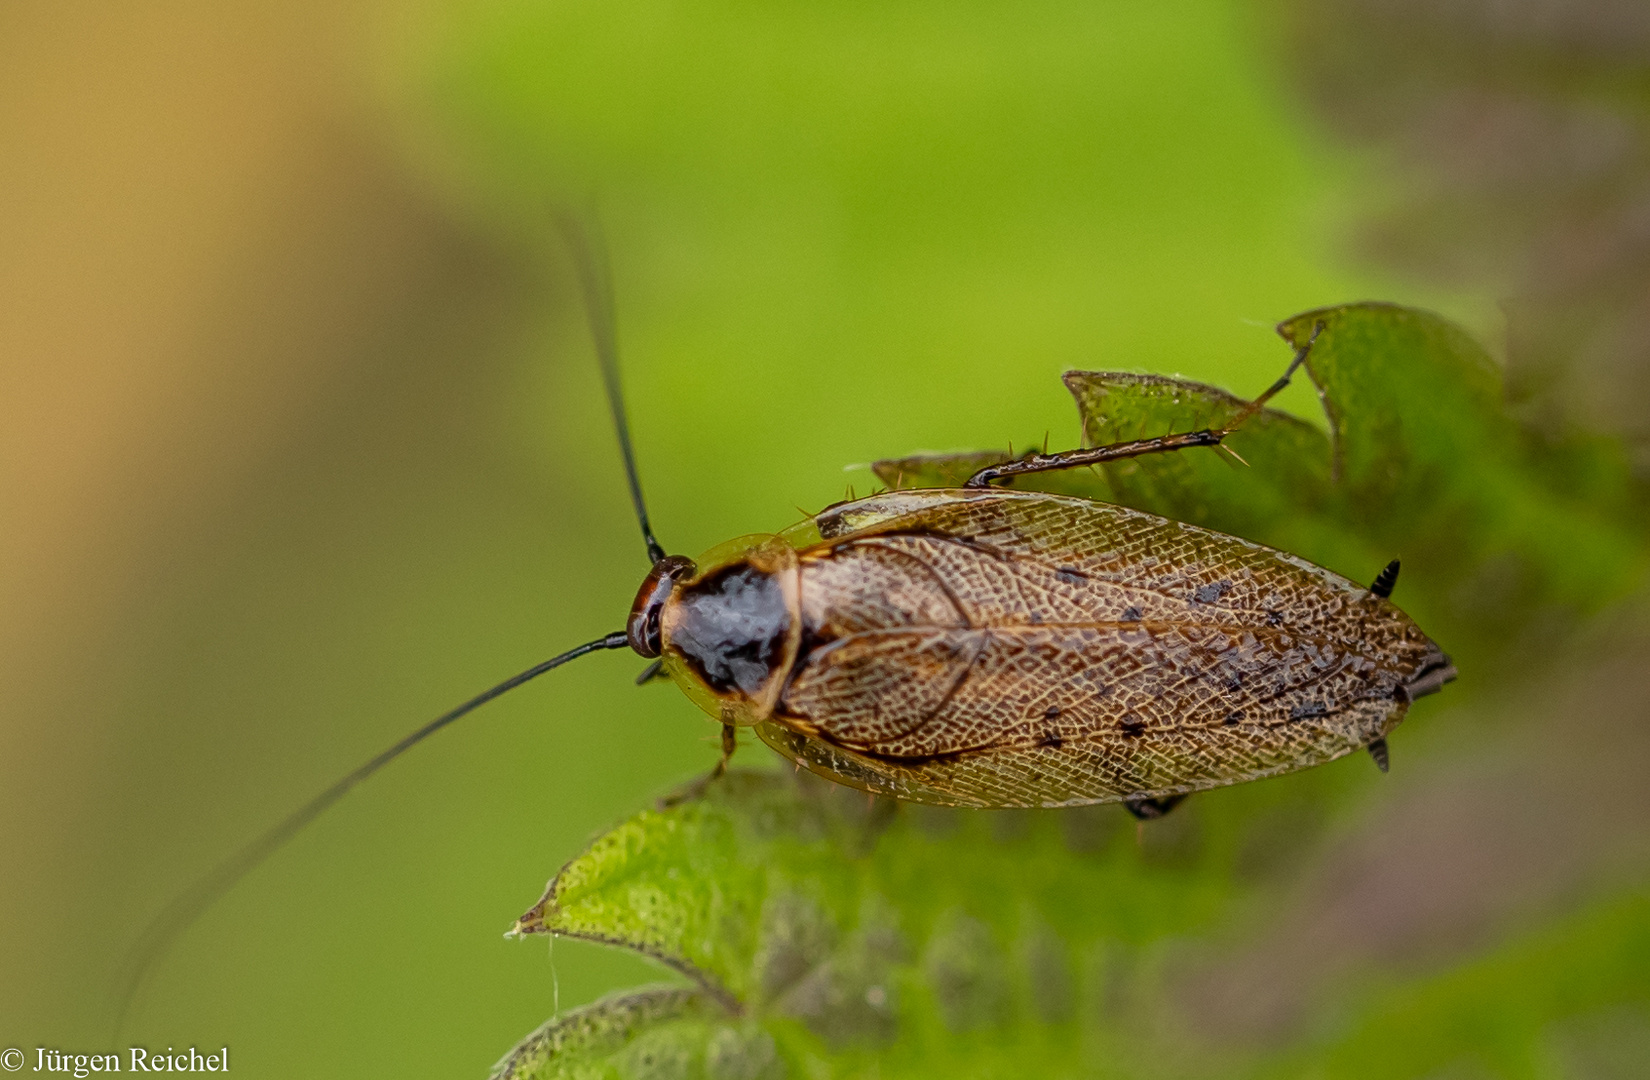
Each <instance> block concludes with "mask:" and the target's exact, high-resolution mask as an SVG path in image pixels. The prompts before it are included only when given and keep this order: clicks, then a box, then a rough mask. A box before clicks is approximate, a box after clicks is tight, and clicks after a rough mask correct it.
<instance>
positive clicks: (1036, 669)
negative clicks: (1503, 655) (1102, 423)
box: [758, 490, 1437, 806]
mask: <svg viewBox="0 0 1650 1080" xmlns="http://www.w3.org/2000/svg"><path fill="white" fill-rule="evenodd" d="M818 524H819V528H820V533H821V535H822V536H823V537H824V538H825V539H824V541H823V542H822V543H820V544H817V545H814V546H812V547H810V548H807V549H805V550H804V551H802V552H801V553H800V555H801V573H802V577H801V591H802V597H801V604H802V614H803V624H804V625H803V649H802V653H801V655H800V656H799V658H798V662H797V665H796V668H795V669H794V671H793V673H792V676H791V678H790V680H789V682H788V683H787V685H786V687H785V689H784V691H783V694H782V697H781V701H780V705H779V710H778V712H776V714H775V715H774V718H773V720H772V721H771V722H770V723H769V724H766V725H763V726H762V727H760V728H759V729H758V730H759V734H761V735H762V737H763V738H764V739H766V740H767V741H769V742H770V743H772V744H774V745H775V746H776V747H778V748H779V749H780V750H781V751H782V752H785V753H787V754H788V755H789V756H791V757H793V758H795V759H797V760H799V761H802V762H803V763H805V764H808V765H809V766H810V767H812V768H816V769H818V770H820V771H824V772H828V773H830V774H831V775H833V776H834V777H835V778H836V779H839V780H847V781H848V782H851V783H858V784H859V785H860V786H864V787H868V788H870V789H872V790H885V791H886V793H888V794H895V795H899V796H900V797H903V798H910V799H915V800H917V801H923V802H947V803H958V804H964V805H991V806H1025V805H1055V804H1060V803H1070V802H1084V801H1104V800H1115V799H1121V798H1128V797H1133V796H1140V795H1157V794H1170V793H1175V792H1180V791H1190V790H1197V789H1200V788H1207V787H1214V786H1218V785H1221V784H1227V783H1234V782H1237V781H1241V780H1248V779H1254V778H1257V777H1260V776H1267V775H1272V774H1275V773H1279V772H1284V771H1288V770H1290V769H1294V768H1301V767H1305V766H1308V765H1313V764H1317V763H1319V762H1322V761H1326V760H1329V759H1331V758H1334V757H1338V756H1340V755H1342V754H1344V753H1347V752H1349V751H1351V750H1353V749H1356V748H1358V747H1360V746H1362V745H1365V744H1367V743H1368V742H1369V741H1370V740H1372V739H1374V738H1377V737H1378V736H1380V735H1381V734H1384V733H1385V731H1387V730H1388V729H1390V728H1391V727H1392V726H1393V725H1394V724H1396V723H1397V721H1398V720H1399V719H1401V717H1402V715H1403V712H1404V710H1405V708H1406V700H1405V698H1404V696H1403V694H1402V692H1401V689H1400V688H1401V687H1402V685H1403V684H1404V683H1405V682H1406V681H1408V680H1409V679H1410V678H1413V677H1414V675H1415V674H1416V672H1417V671H1418V670H1420V669H1421V668H1422V667H1423V666H1424V665H1425V664H1426V663H1427V662H1428V661H1429V659H1430V658H1435V657H1436V656H1437V649H1436V647H1435V646H1433V645H1432V643H1431V642H1430V641H1428V640H1427V639H1426V637H1425V636H1424V635H1423V634H1421V632H1420V631H1419V630H1418V629H1417V628H1416V627H1415V626H1414V624H1413V623H1412V622H1411V621H1410V620H1409V619H1408V618H1407V617H1406V616H1405V615H1404V614H1403V613H1402V612H1400V611H1399V610H1398V609H1397V608H1395V607H1393V606H1392V605H1391V604H1390V603H1388V602H1386V601H1384V600H1381V599H1379V598H1377V597H1374V596H1372V595H1371V594H1369V593H1368V592H1367V591H1366V590H1364V589H1363V588H1361V587H1359V586H1357V585H1355V584H1353V583H1352V582H1349V581H1347V580H1346V579H1344V578H1341V577H1339V576H1337V575H1335V574H1332V573H1330V572H1328V571H1326V570H1323V569H1321V568H1319V567H1316V566H1313V565H1311V564H1310V563H1306V562H1304V561H1303V560H1300V559H1297V558H1295V557H1293V556H1290V555H1287V554H1284V553H1281V552H1277V551H1273V550H1271V549H1268V548H1264V547H1260V546H1259V545H1256V544H1251V543H1248V542H1246V541H1243V540H1239V539H1237V538H1235V537H1231V536H1226V535H1224V534H1220V533H1213V532H1209V531H1208V530H1204V529H1198V528H1196V527H1193V526H1188V525H1184V524H1181V523H1179V522H1173V521H1168V520H1165V519H1163V518H1158V517H1154V516H1152V515H1149V514H1143V513H1140V512H1137V511H1132V510H1128V509H1125V508H1122V507H1117V506H1111V505H1108V504H1104V503H1095V502H1090V501H1087V500H1083V499H1073V498H1065V497H1060V496H1051V495H1044V494H1039V493H1029V492H963V491H949V492H946V491H932V490H930V491H923V492H910V493H891V494H889V495H883V496H877V497H874V498H872V499H867V500H859V501H858V502H856V503H849V504H844V505H842V506H840V507H835V508H832V510H828V511H826V512H825V513H824V514H822V515H820V517H819V519H818ZM860 774H864V775H860Z"/></svg>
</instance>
